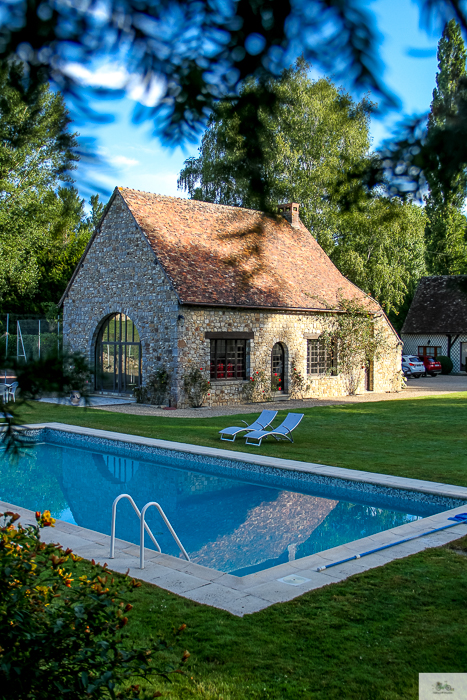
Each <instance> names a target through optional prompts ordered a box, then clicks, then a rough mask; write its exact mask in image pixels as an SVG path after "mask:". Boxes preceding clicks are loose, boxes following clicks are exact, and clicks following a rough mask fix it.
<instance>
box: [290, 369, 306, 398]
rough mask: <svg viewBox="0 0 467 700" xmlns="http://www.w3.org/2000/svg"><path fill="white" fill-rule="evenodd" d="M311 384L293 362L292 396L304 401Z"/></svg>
mask: <svg viewBox="0 0 467 700" xmlns="http://www.w3.org/2000/svg"><path fill="white" fill-rule="evenodd" d="M309 388H310V384H309V383H308V382H307V381H306V379H305V377H304V376H303V374H302V373H301V372H300V371H299V370H298V369H297V367H296V364H295V362H292V372H291V373H290V396H291V398H293V399H303V396H304V394H306V393H307V392H308V390H309Z"/></svg>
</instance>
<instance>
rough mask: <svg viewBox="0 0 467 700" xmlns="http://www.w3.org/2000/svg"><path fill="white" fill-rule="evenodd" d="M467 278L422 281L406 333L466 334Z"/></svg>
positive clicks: (407, 320)
mask: <svg viewBox="0 0 467 700" xmlns="http://www.w3.org/2000/svg"><path fill="white" fill-rule="evenodd" d="M466 332H467V275H442V276H439V277H422V279H421V280H420V282H419V283H418V287H417V290H416V292H415V296H414V299H413V301H412V304H411V306H410V309H409V313H408V314H407V318H406V319H405V323H404V326H403V328H402V333H406V334H409V333H428V334H432V333H448V334H449V333H466Z"/></svg>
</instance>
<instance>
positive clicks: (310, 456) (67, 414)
mask: <svg viewBox="0 0 467 700" xmlns="http://www.w3.org/2000/svg"><path fill="white" fill-rule="evenodd" d="M258 412H259V409H257V410H256V411H254V412H252V413H251V414H249V415H246V416H245V415H242V416H237V417H235V416H227V417H220V418H219V417H217V418H199V419H197V418H177V414H176V412H168V415H167V417H165V416H164V417H155V416H154V417H152V416H128V415H124V414H121V413H111V412H109V411H101V410H93V409H84V408H75V407H71V406H56V405H53V404H44V403H34V404H31V405H30V407H23V408H22V409H21V412H20V419H21V420H22V421H23V422H24V423H38V422H43V421H58V422H61V423H71V424H74V425H82V426H87V427H92V428H101V429H105V430H115V431H118V432H123V433H132V434H136V435H144V436H147V437H153V438H160V439H163V440H175V441H178V442H187V443H191V444H195V445H208V446H209V447H222V448H223V449H230V450H241V451H243V452H251V453H253V454H258V453H259V454H265V455H272V456H274V457H285V458H289V459H297V460H302V461H307V462H318V463H320V464H329V465H332V466H339V467H348V468H350V469H363V470H365V471H372V472H380V473H384V474H394V475H396V476H407V477H411V478H417V479H428V480H430V481H442V482H447V483H451V484H459V485H462V486H467V449H466V448H467V441H466V436H465V429H466V425H467V393H456V394H449V395H446V396H433V397H421V398H418V399H405V400H398V401H381V402H377V403H361V404H344V405H340V406H324V407H322V408H305V409H303V412H304V413H305V418H304V419H303V421H302V423H301V424H300V425H299V427H298V428H297V430H296V431H295V433H294V439H295V444H294V445H290V444H288V443H285V442H281V443H276V442H273V441H272V440H271V441H270V442H264V443H263V444H262V446H261V447H260V448H255V447H247V446H245V441H244V440H241V439H240V440H239V439H238V438H237V441H236V442H235V443H233V444H229V443H228V442H221V441H220V440H219V435H218V431H219V429H220V428H222V427H225V426H227V425H235V424H238V420H239V419H240V418H244V419H245V420H249V419H253V418H254V417H255V416H257V415H258ZM285 414H286V411H281V412H280V414H279V416H278V419H282V418H283V417H284V416H285ZM239 425H242V424H241V423H239Z"/></svg>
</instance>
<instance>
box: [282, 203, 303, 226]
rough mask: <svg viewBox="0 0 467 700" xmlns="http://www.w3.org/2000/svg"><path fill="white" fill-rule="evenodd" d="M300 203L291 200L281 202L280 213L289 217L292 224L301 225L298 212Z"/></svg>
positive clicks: (288, 219) (286, 217)
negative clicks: (286, 202) (284, 202)
mask: <svg viewBox="0 0 467 700" xmlns="http://www.w3.org/2000/svg"><path fill="white" fill-rule="evenodd" d="M299 207H300V204H297V203H296V202H290V203H289V204H279V214H282V216H283V217H284V218H285V219H287V221H288V222H289V224H292V226H300V216H299V213H298V210H299Z"/></svg>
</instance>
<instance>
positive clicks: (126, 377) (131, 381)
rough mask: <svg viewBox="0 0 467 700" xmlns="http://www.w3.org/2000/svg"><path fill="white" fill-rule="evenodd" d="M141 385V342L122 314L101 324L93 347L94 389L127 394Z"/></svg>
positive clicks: (136, 331) (135, 330) (131, 325)
mask: <svg viewBox="0 0 467 700" xmlns="http://www.w3.org/2000/svg"><path fill="white" fill-rule="evenodd" d="M140 384H141V342H140V338H139V333H138V329H137V328H136V326H135V324H134V323H133V321H132V320H131V319H130V318H128V316H125V314H113V316H109V318H107V319H106V321H105V322H104V324H103V326H102V328H101V330H100V332H99V335H98V337H97V344H96V389H97V390H99V391H115V392H118V393H124V394H130V393H131V392H132V391H133V389H135V388H136V387H139V386H140Z"/></svg>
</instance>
